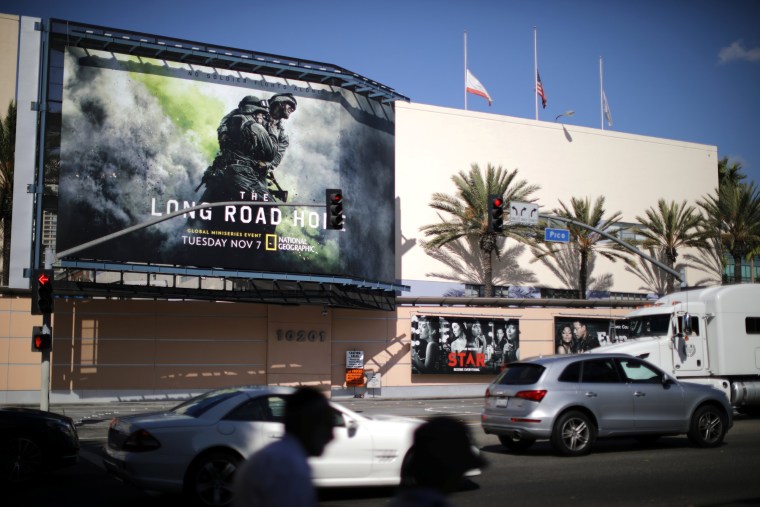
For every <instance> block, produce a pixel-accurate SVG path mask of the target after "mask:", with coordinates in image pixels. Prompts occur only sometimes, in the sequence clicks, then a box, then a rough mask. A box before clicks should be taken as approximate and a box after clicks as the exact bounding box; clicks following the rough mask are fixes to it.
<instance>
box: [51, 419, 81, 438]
mask: <svg viewBox="0 0 760 507" xmlns="http://www.w3.org/2000/svg"><path fill="white" fill-rule="evenodd" d="M45 424H46V425H47V427H48V428H50V429H53V430H56V431H58V432H60V433H63V434H64V435H66V436H67V437H68V438H69V439H71V440H77V439H78V436H77V430H76V428H74V426H73V425H72V424H71V423H69V422H66V421H60V420H58V419H50V420H47V421H45Z"/></svg>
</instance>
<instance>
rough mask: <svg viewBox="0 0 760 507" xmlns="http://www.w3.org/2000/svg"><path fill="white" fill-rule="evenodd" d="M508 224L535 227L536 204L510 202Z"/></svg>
mask: <svg viewBox="0 0 760 507" xmlns="http://www.w3.org/2000/svg"><path fill="white" fill-rule="evenodd" d="M508 222H509V224H510V225H537V224H538V204H533V203H532V202H520V201H512V202H510V203H509V221H508Z"/></svg>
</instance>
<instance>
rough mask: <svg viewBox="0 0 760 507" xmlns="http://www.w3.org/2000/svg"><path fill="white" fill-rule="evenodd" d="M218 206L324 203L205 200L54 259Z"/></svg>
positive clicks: (322, 206) (88, 243) (66, 251)
mask: <svg viewBox="0 0 760 507" xmlns="http://www.w3.org/2000/svg"><path fill="white" fill-rule="evenodd" d="M219 206H277V207H278V208H280V207H287V206H298V207H304V208H309V207H311V208H324V204H297V203H291V204H286V203H282V202H258V201H225V202H207V203H203V204H197V205H195V206H191V207H189V208H183V209H181V210H177V211H173V212H171V213H167V214H166V215H161V216H160V217H157V218H154V219H152V220H148V221H147V222H143V223H141V224H137V225H133V226H131V227H127V228H126V229H122V230H120V231H116V232H114V233H111V234H107V235H105V236H101V237H100V238H97V239H93V240H92V241H88V242H87V243H82V244H81V245H77V246H75V247H72V248H69V249H68V250H64V251H63V252H57V253H56V254H55V260H57V261H58V260H61V259H63V258H64V257H66V256H69V255H71V254H75V253H77V252H81V251H82V250H86V249H88V248H90V247H93V246H96V245H100V244H101V243H105V242H106V241H110V240H112V239H116V238H119V237H121V236H124V235H127V234H129V233H131V232H135V231H139V230H140V229H145V228H147V227H150V226H152V225H156V224H160V223H161V222H165V221H166V220H171V219H172V218H176V217H178V216H182V215H186V214H188V213H192V212H193V211H199V210H202V209H207V208H216V207H219Z"/></svg>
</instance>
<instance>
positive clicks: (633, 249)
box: [538, 213, 684, 286]
mask: <svg viewBox="0 0 760 507" xmlns="http://www.w3.org/2000/svg"><path fill="white" fill-rule="evenodd" d="M538 217H539V218H542V219H544V220H558V221H560V222H564V223H567V224H572V225H575V226H577V227H582V228H584V229H588V230H590V231H593V232H595V233H597V234H601V235H602V236H604V237H605V238H607V239H609V240H612V241H614V242H615V243H617V244H619V245H620V246H622V247H623V248H625V249H627V250H630V251H631V252H633V253H635V254H636V255H638V256H639V257H641V258H644V259H646V260H648V261H649V262H651V263H652V264H654V265H655V266H657V267H658V268H660V269H661V270H663V271H665V272H667V273H670V274H671V275H673V276H674V277H676V280H678V281H679V282H681V286H683V284H684V279H683V275H682V274H681V273H679V272H678V271H676V270H674V269H672V268H670V267H669V266H666V265H665V264H663V263H662V262H660V261H658V260H657V259H654V258H652V257H651V256H649V255H647V254H645V253H644V252H642V251H640V250H639V249H638V248H636V247H635V246H633V245H630V244H628V243H626V242H625V241H623V240H622V239H618V238H616V237H615V236H613V235H611V234H608V233H606V232H604V231H601V230H599V229H597V228H596V227H591V226H590V225H588V224H584V223H583V222H576V221H575V220H571V219H569V218H564V217H558V216H555V215H544V214H543V213H541V214H539V215H538Z"/></svg>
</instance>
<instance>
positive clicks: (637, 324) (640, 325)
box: [628, 314, 670, 340]
mask: <svg viewBox="0 0 760 507" xmlns="http://www.w3.org/2000/svg"><path fill="white" fill-rule="evenodd" d="M669 325H670V314H661V315H647V316H644V317H634V318H631V319H628V339H629V340H635V339H637V338H644V337H646V336H664V335H667V334H668V326H669Z"/></svg>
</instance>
